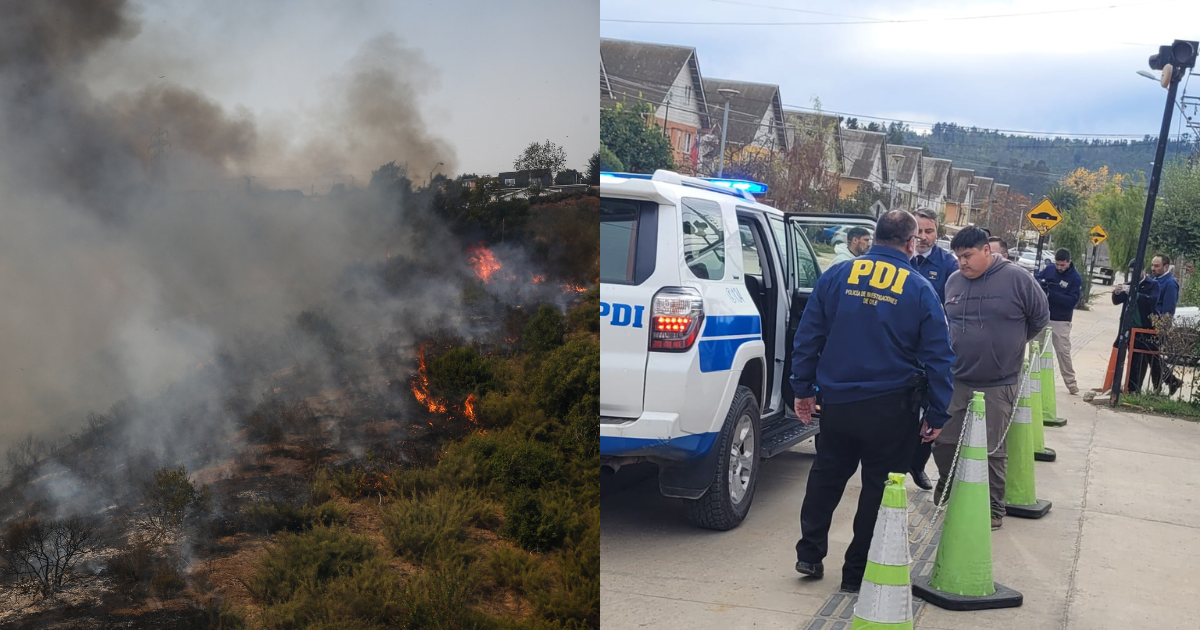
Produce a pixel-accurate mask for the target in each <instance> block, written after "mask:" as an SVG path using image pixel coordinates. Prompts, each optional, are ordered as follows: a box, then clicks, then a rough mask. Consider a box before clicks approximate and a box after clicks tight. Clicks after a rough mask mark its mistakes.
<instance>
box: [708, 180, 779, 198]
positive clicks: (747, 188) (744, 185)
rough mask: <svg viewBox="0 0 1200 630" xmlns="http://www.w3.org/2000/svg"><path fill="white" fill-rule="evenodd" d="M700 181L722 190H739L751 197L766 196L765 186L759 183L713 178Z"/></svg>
mask: <svg viewBox="0 0 1200 630" xmlns="http://www.w3.org/2000/svg"><path fill="white" fill-rule="evenodd" d="M701 179H703V180H704V181H706V182H709V183H710V184H713V185H716V186H721V187H724V188H731V189H733V190H741V191H744V192H748V193H750V194H752V195H765V194H767V185H766V184H763V183H760V182H755V181H750V180H748V179H718V178H715V177H704V178H701Z"/></svg>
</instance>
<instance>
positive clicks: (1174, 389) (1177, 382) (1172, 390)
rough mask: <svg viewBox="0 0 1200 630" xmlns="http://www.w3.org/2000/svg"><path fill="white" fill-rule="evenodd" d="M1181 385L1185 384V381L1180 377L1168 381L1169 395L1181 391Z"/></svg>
mask: <svg viewBox="0 0 1200 630" xmlns="http://www.w3.org/2000/svg"><path fill="white" fill-rule="evenodd" d="M1180 385H1183V381H1181V380H1179V379H1175V380H1173V381H1171V382H1170V383H1167V395H1168V396H1174V395H1175V392H1177V391H1179V386H1180Z"/></svg>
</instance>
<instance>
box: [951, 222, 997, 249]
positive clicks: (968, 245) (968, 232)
mask: <svg viewBox="0 0 1200 630" xmlns="http://www.w3.org/2000/svg"><path fill="white" fill-rule="evenodd" d="M987 244H988V235H987V232H984V231H983V230H982V229H980V228H977V227H975V226H973V225H972V226H969V227H965V228H963V229H961V230H959V232H958V234H955V235H954V238H953V239H951V241H950V249H952V250H954V251H958V250H960V249H983V246H984V245H987Z"/></svg>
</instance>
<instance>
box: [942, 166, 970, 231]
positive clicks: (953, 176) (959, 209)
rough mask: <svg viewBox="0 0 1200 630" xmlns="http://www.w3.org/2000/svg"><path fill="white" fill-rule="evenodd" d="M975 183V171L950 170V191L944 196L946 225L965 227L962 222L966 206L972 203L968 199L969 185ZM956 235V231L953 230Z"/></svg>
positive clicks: (965, 169)
mask: <svg viewBox="0 0 1200 630" xmlns="http://www.w3.org/2000/svg"><path fill="white" fill-rule="evenodd" d="M974 181H975V171H973V170H971V169H968V168H951V169H950V191H949V194H948V195H947V196H946V225H949V226H962V225H966V223H965V222H964V221H963V219H964V218H965V215H966V208H967V204H968V203H970V202H971V201H973V200H972V199H969V196H970V191H971V188H970V184H972V183H974ZM954 233H956V234H957V233H958V230H957V229H956V230H954Z"/></svg>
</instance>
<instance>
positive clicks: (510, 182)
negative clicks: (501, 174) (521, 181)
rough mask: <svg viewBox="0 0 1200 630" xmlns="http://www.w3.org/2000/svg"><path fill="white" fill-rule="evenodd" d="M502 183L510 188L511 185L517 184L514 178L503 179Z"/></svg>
mask: <svg viewBox="0 0 1200 630" xmlns="http://www.w3.org/2000/svg"><path fill="white" fill-rule="evenodd" d="M504 185H505V186H508V187H510V188H511V187H515V186H516V185H517V180H515V179H506V180H504Z"/></svg>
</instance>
